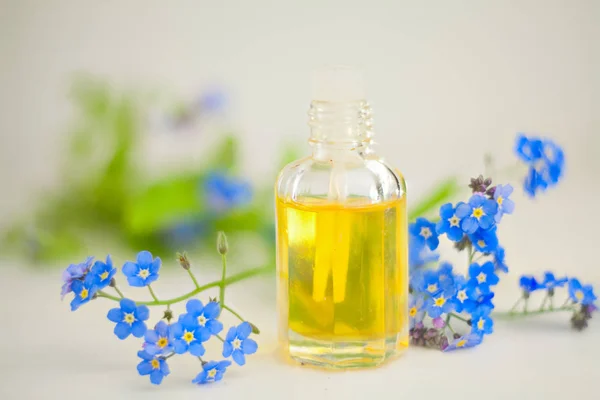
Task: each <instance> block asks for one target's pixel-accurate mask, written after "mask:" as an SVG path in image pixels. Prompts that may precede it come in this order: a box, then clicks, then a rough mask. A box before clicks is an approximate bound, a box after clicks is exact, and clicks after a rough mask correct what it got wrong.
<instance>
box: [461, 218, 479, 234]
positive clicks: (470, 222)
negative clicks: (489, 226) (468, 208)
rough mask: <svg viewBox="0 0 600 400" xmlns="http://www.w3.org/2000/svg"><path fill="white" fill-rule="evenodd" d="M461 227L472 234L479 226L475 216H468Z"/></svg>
mask: <svg viewBox="0 0 600 400" xmlns="http://www.w3.org/2000/svg"><path fill="white" fill-rule="evenodd" d="M461 227H462V230H463V231H465V232H466V233H468V234H472V233H474V232H475V231H476V230H477V228H478V225H477V220H476V219H475V218H473V217H467V218H465V219H463V221H462V224H461Z"/></svg>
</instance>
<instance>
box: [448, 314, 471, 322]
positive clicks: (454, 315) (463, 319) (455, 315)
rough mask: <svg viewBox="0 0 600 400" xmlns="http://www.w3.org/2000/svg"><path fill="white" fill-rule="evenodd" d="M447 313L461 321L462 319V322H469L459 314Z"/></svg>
mask: <svg viewBox="0 0 600 400" xmlns="http://www.w3.org/2000/svg"><path fill="white" fill-rule="evenodd" d="M449 315H451V316H452V318H456V319H460V320H461V321H463V322H466V323H468V322H469V320H468V319H466V318H463V317H461V316H460V315H458V314H455V313H450V314H449Z"/></svg>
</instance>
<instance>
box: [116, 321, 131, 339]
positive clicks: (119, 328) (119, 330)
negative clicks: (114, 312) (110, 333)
mask: <svg viewBox="0 0 600 400" xmlns="http://www.w3.org/2000/svg"><path fill="white" fill-rule="evenodd" d="M114 332H115V335H117V337H118V338H119V339H121V340H123V339H125V338H126V337H127V336H129V334H130V333H131V326H129V324H128V323H125V322H119V323H118V324H117V325H116V326H115V331H114Z"/></svg>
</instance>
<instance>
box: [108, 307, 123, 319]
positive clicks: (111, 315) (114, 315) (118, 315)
mask: <svg viewBox="0 0 600 400" xmlns="http://www.w3.org/2000/svg"><path fill="white" fill-rule="evenodd" d="M106 316H107V318H108V319H109V320H110V321H112V322H121V321H123V311H121V309H120V308H113V309H111V310H109V311H108V314H107V315H106Z"/></svg>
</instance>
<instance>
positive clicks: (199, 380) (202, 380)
mask: <svg viewBox="0 0 600 400" xmlns="http://www.w3.org/2000/svg"><path fill="white" fill-rule="evenodd" d="M207 377H208V373H207V372H206V371H202V372H200V373H199V374H198V375H196V377H195V378H194V380H192V383H206V378H207Z"/></svg>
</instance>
